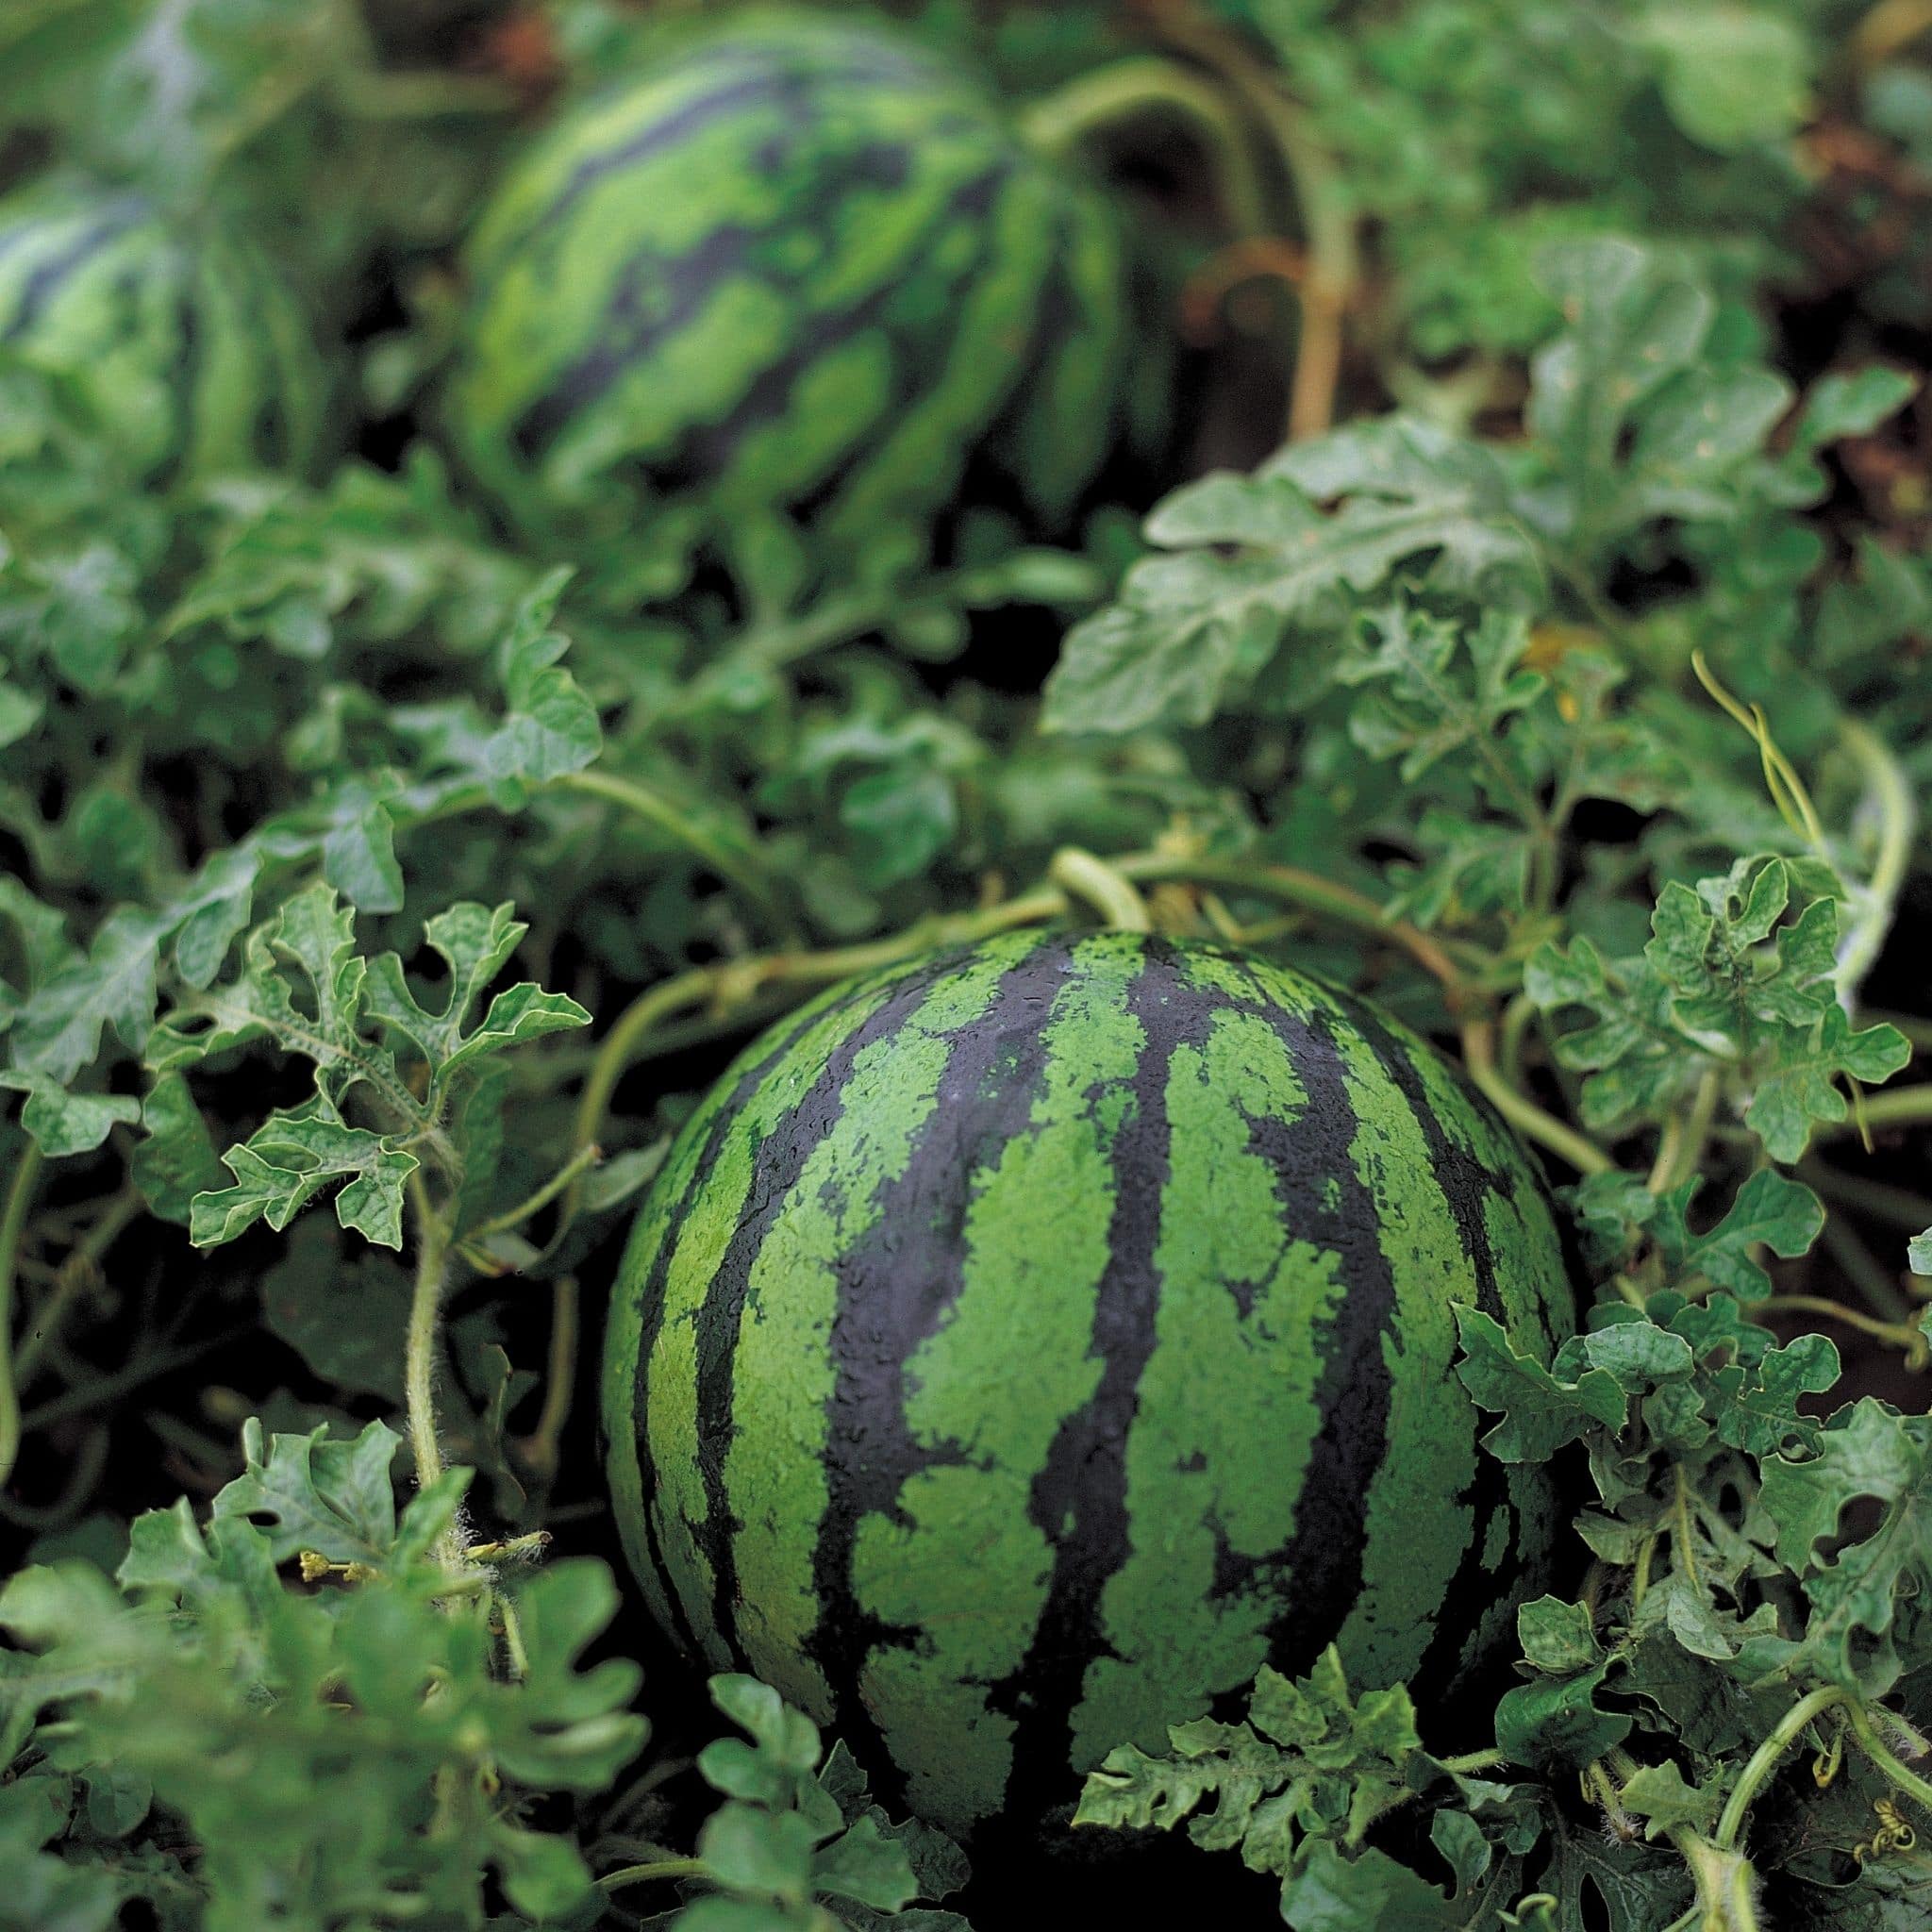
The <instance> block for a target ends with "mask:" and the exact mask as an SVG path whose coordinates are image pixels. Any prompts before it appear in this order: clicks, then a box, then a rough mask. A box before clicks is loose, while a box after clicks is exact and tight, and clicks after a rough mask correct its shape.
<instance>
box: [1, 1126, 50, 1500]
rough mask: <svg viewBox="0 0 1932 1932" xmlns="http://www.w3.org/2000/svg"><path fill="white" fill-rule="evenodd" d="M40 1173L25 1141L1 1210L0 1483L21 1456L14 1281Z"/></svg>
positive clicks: (35, 1151)
mask: <svg viewBox="0 0 1932 1932" xmlns="http://www.w3.org/2000/svg"><path fill="white" fill-rule="evenodd" d="M40 1177H41V1150H40V1148H39V1147H37V1146H36V1145H35V1144H34V1143H33V1141H27V1142H26V1144H25V1147H23V1149H22V1150H21V1155H20V1158H19V1160H18V1161H17V1162H16V1163H15V1166H14V1170H13V1179H12V1182H11V1183H10V1184H9V1186H8V1190H7V1205H6V1208H5V1209H4V1210H0V1487H4V1486H5V1485H6V1483H7V1482H8V1479H9V1478H10V1477H11V1476H12V1474H13V1465H14V1464H15V1462H17V1461H18V1460H19V1459H20V1436H21V1421H20V1390H19V1388H18V1386H17V1385H16V1383H15V1381H14V1377H13V1282H14V1276H15V1275H16V1274H18V1273H19V1268H20V1250H21V1243H22V1242H23V1241H25V1238H26V1217H27V1209H28V1208H30V1207H31V1206H32V1205H33V1198H34V1189H35V1187H36V1186H37V1185H38V1184H39V1182H40Z"/></svg>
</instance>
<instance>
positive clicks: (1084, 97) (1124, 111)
mask: <svg viewBox="0 0 1932 1932" xmlns="http://www.w3.org/2000/svg"><path fill="white" fill-rule="evenodd" d="M1156 114H1160V115H1166V116H1168V117H1170V118H1172V119H1175V120H1179V121H1181V122H1184V123H1185V124H1186V125H1188V126H1189V127H1191V129H1192V130H1193V131H1194V132H1195V133H1196V134H1197V135H1199V136H1200V137H1201V140H1202V142H1203V144H1204V145H1205V146H1206V147H1207V149H1208V153H1209V155H1210V157H1211V158H1212V160H1213V162H1214V168H1215V175H1216V179H1217V182H1218V185H1219V186H1220V189H1221V192H1222V197H1223V199H1224V202H1225V203H1226V207H1227V217H1228V222H1229V225H1230V226H1232V227H1233V229H1234V230H1235V232H1236V233H1237V234H1238V235H1242V236H1249V235H1261V234H1266V233H1267V232H1268V230H1269V228H1270V227H1271V225H1272V224H1271V222H1270V219H1269V213H1268V193H1267V190H1266V188H1265V187H1264V185H1263V183H1262V180H1261V175H1260V171H1259V170H1258V169H1257V167H1256V165H1255V155H1254V150H1253V148H1252V146H1251V145H1250V142H1249V137H1248V133H1247V130H1246V129H1245V128H1244V127H1242V125H1241V121H1240V119H1239V117H1238V116H1237V115H1236V114H1235V113H1234V111H1233V110H1232V109H1231V108H1230V107H1229V106H1228V102H1227V99H1226V97H1225V95H1224V94H1223V92H1221V90H1220V89H1219V88H1217V87H1215V86H1214V85H1213V83H1212V82H1211V81H1208V80H1207V79H1206V78H1204V77H1203V76H1202V75H1199V74H1196V73H1194V72H1193V71H1192V70H1191V69H1190V68H1186V67H1183V66H1181V65H1180V64H1179V63H1178V62H1177V61H1174V60H1167V59H1163V58H1161V57H1160V56H1158V55H1155V54H1149V55H1145V56H1142V57H1141V58H1138V59H1131V60H1119V61H1116V62H1115V63H1114V64H1113V65H1112V66H1110V67H1101V68H1096V69H1094V70H1093V71H1092V72H1091V73H1088V74H1083V75H1078V76H1077V77H1076V78H1074V79H1073V80H1071V81H1069V82H1068V83H1067V84H1066V86H1064V87H1062V88H1060V89H1059V90H1058V92H1054V93H1050V94H1047V95H1045V96H1044V97H1043V98H1041V100H1038V101H1036V102H1034V103H1033V105H1032V106H1031V107H1030V108H1027V110H1026V111H1025V113H1024V115H1023V116H1022V117H1021V128H1022V131H1023V132H1024V134H1025V136H1026V138H1027V140H1028V141H1030V142H1032V144H1033V145H1034V146H1035V147H1037V148H1039V149H1040V150H1041V152H1042V153H1044V154H1048V155H1056V156H1058V155H1064V154H1066V153H1067V152H1068V151H1069V150H1071V149H1073V148H1074V147H1077V146H1078V145H1079V144H1080V143H1081V142H1084V141H1086V140H1088V139H1089V138H1090V137H1091V136H1092V135H1094V134H1096V133H1100V132H1102V131H1104V130H1105V129H1108V128H1113V127H1119V126H1122V125H1124V124H1125V123H1127V122H1129V121H1134V120H1138V119H1141V118H1144V117H1146V116H1150V115H1156Z"/></svg>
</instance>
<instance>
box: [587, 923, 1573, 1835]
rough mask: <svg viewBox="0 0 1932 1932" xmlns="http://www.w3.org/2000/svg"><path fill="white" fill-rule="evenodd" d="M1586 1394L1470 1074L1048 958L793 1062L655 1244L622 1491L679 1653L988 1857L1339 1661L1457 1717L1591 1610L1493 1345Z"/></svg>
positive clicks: (1552, 1259)
mask: <svg viewBox="0 0 1932 1932" xmlns="http://www.w3.org/2000/svg"><path fill="white" fill-rule="evenodd" d="M1456 1304H1463V1305H1466V1306H1469V1307H1479V1308H1482V1309H1484V1310H1486V1311H1487V1312H1489V1313H1490V1314H1491V1315H1492V1316H1493V1317H1494V1318H1495V1319H1496V1320H1498V1321H1499V1322H1501V1323H1502V1324H1504V1326H1505V1327H1506V1329H1507V1332H1508V1333H1509V1334H1510V1335H1511V1336H1512V1337H1513V1338H1514V1339H1515V1341H1516V1342H1517V1344H1518V1346H1519V1347H1524V1348H1527V1349H1530V1350H1532V1351H1533V1352H1534V1353H1536V1354H1537V1355H1538V1356H1540V1357H1543V1358H1545V1359H1547V1357H1548V1353H1549V1351H1550V1350H1551V1349H1552V1348H1553V1347H1554V1345H1555V1344H1556V1343H1557V1341H1558V1340H1559V1339H1560V1338H1561V1337H1562V1336H1564V1335H1566V1334H1567V1333H1568V1332H1569V1330H1570V1326H1571V1321H1572V1301H1571V1291H1570V1288H1569V1284H1568V1282H1567V1279H1566V1275H1565V1267H1564V1261H1563V1257H1562V1253H1561V1250H1560V1247H1559V1244H1558V1241H1557V1232H1556V1227H1555V1223H1554V1221H1553V1218H1552V1214H1551V1209H1550V1207H1549V1203H1548V1200H1547V1198H1546V1196H1545V1194H1544V1191H1543V1189H1542V1186H1541V1182H1540V1181H1539V1179H1538V1177H1537V1175H1536V1174H1535V1173H1534V1172H1533V1170H1532V1169H1531V1167H1530V1165H1529V1164H1528V1162H1527V1160H1526V1159H1525V1158H1524V1155H1523V1153H1522V1151H1521V1150H1520V1148H1519V1147H1518V1145H1517V1143H1516V1142H1515V1141H1513V1140H1512V1139H1511V1137H1510V1136H1509V1134H1508V1132H1507V1129H1506V1128H1505V1127H1504V1126H1503V1125H1502V1124H1501V1123H1500V1122H1499V1121H1498V1120H1497V1119H1496V1117H1495V1116H1494V1115H1493V1114H1492V1113H1491V1111H1490V1109H1489V1108H1488V1107H1487V1105H1486V1104H1485V1103H1483V1102H1482V1101H1480V1100H1479V1099H1478V1098H1477V1097H1475V1096H1474V1094H1473V1093H1471V1092H1470V1091H1468V1090H1467V1089H1466V1088H1465V1087H1464V1086H1462V1084H1461V1083H1460V1081H1459V1080H1458V1078H1457V1076H1456V1075H1455V1074H1452V1073H1451V1071H1450V1070H1449V1069H1448V1067H1447V1066H1446V1065H1445V1064H1444V1063H1443V1061H1442V1060H1441V1058H1439V1057H1438V1056H1437V1055H1436V1054H1435V1053H1434V1051H1433V1050H1432V1049H1431V1048H1430V1047H1428V1046H1427V1045H1426V1044H1425V1043H1424V1042H1423V1041H1420V1040H1418V1039H1417V1038H1415V1037H1414V1036H1413V1035H1412V1034H1410V1033H1408V1032H1407V1031H1405V1030H1404V1029H1403V1028H1402V1027H1401V1026H1399V1025H1397V1024H1394V1023H1393V1022H1392V1021H1391V1020H1389V1019H1387V1018H1385V1017H1383V1016H1381V1015H1380V1014H1378V1013H1377V1012H1376V1011H1375V1010H1374V1008H1371V1007H1369V1006H1367V1005H1364V1004H1362V1003H1360V1002H1358V1001H1357V1000H1355V999H1353V998H1350V997H1347V996H1345V995H1343V994H1341V993H1338V992H1334V991H1328V990H1327V989H1326V988H1324V986H1322V985H1321V984H1319V983H1317V982H1316V981H1314V980H1311V979H1308V978H1306V977H1304V976H1303V975H1301V974H1297V973H1293V972H1290V971H1286V970H1283V969H1282V968H1279V967H1276V966H1273V965H1269V964H1266V963H1264V962H1262V961H1260V960H1257V959H1256V958H1250V957H1246V956H1244V955H1242V954H1241V953H1239V952H1234V951H1230V950H1227V949H1224V948H1221V947H1217V946H1211V945H1206V944H1195V943H1183V942H1176V941H1168V940H1163V939H1158V938H1147V937H1143V936H1140V935H1135V934H1127V933H1107V934H1100V935H1090V936H1085V937H1068V936H1064V935H1052V934H1041V933H1018V934H1010V935H1007V936H1005V937H1002V938H999V939H996V940H993V941H989V942H987V943H985V944H982V945H979V946H977V947H974V948H971V949H968V950H965V951H958V952H953V953H948V954H944V955H941V956H938V957H930V958H925V959H924V960H923V961H921V962H917V963H913V964H908V965H903V966H899V967H896V968H894V969H892V970H891V971H888V972H884V973H881V974H878V975H877V976H875V977H871V978H867V979H863V980H860V981H858V982H856V983H854V984H852V985H850V986H847V987H844V988H842V989H840V990H838V991H834V992H832V993H830V994H828V995H826V996H825V997H824V998H823V999H821V1000H820V1001H819V1002H818V1003H817V1004H816V1005H814V1006H812V1007H810V1008H807V1009H805V1010H804V1011H802V1012H801V1013H799V1014H798V1015H797V1016H796V1017H794V1018H793V1019H791V1020H790V1021H788V1022H786V1023H784V1024H781V1025H779V1026H777V1027H775V1028H774V1029H773V1030H772V1031H771V1032H770V1033H768V1034H767V1035H766V1036H765V1037H764V1038H763V1039H761V1040H760V1041H758V1042H757V1043H756V1044H755V1045H754V1046H753V1047H751V1048H750V1050H749V1051H748V1052H746V1053H745V1055H744V1056H743V1057H742V1058H741V1059H740V1060H739V1061H738V1063H737V1064H736V1065H735V1066H734V1067H733V1068H732V1069H731V1070H730V1071H729V1072H728V1073H727V1074H725V1076H724V1080H723V1081H722V1083H721V1084H720V1085H719V1086H718V1087H717V1088H716V1089H715V1091H712V1092H711V1094H710V1095H709V1097H708V1099H707V1100H706V1101H705V1102H704V1103H703V1105H702V1106H701V1107H700V1108H698V1110H697V1111H696V1112H695V1113H694V1114H693V1115H692V1116H691V1120H690V1121H689V1123H688V1124H686V1126H685V1127H684V1128H683V1130H682V1132H681V1133H680V1134H679V1136H678V1138H677V1140H676V1141H675V1144H674V1146H673V1148H672V1150H671V1153H670V1155H669V1157H668V1158H667V1160H666V1163H665V1165H664V1167H663V1169H662V1170H661V1172H660V1174H659V1175H658V1179H657V1181H656V1182H655V1184H654V1187H653V1191H652V1192H651V1194H650V1195H649V1196H648V1197H647V1199H646V1202H645V1204H644V1206H643V1207H642V1208H641V1211H640V1215H639V1219H638V1223H637V1226H636V1230H635V1232H634V1234H633V1237H632V1240H631V1242H630V1245H629V1248H628V1250H627V1252H626V1255H625V1261H624V1264H623V1269H622V1273H621V1275H620V1278H619V1283H618V1288H617V1291H616V1297H615V1300H614V1302H613V1306H612V1316H611V1322H610V1327H609V1332H608V1348H607V1354H606V1374H605V1403H604V1406H605V1422H606V1427H607V1433H608V1444H609V1458H610V1459H609V1478H610V1483H611V1487H612V1492H613V1496H614V1499H615V1507H616V1513H617V1519H618V1522H619V1524H620V1525H621V1526H622V1529H623V1532H624V1536H625V1541H626V1544H627V1548H628V1554H629V1557H630V1558H631V1561H632V1563H633V1565H634V1567H635V1569H636V1571H637V1574H638V1575H639V1578H640V1579H641V1587H642V1591H643V1595H644V1598H645V1600H646V1602H647V1604H648V1606H649V1607H650V1609H651V1611H652V1613H653V1615H654V1616H655V1618H656V1620H657V1621H658V1623H659V1624H661V1625H662V1626H663V1627H664V1629H665V1630H666V1631H667V1632H668V1633H670V1635H671V1636H672V1637H673V1639H674V1640H675V1641H677V1642H678V1643H680V1644H681V1645H683V1646H684V1647H686V1648H687V1649H688V1650H689V1651H691V1653H693V1654H696V1655H699V1656H701V1657H704V1658H705V1659H707V1660H708V1662H709V1663H710V1664H711V1665H712V1666H714V1667H717V1668H726V1667H730V1668H736V1669H741V1670H749V1671H753V1672H756V1673H757V1674H758V1675H760V1676H762V1677H764V1678H766V1679H767V1680H768V1681H769V1682H771V1683H772V1684H774V1685H775V1686H776V1687H777V1688H778V1689H779V1690H780V1691H782V1692H783V1693H784V1694H785V1695H786V1696H787V1697H788V1698H791V1700H792V1701H793V1702H794V1703H796V1704H798V1705H799V1706H801V1707H803V1708H805V1709H806V1710H808V1711H809V1712H810V1713H811V1715H812V1716H813V1717H814V1718H815V1719H817V1720H818V1721H819V1722H820V1723H822V1724H828V1725H830V1726H832V1727H834V1728H835V1729H836V1730H837V1732H838V1734H839V1735H840V1736H841V1738H843V1739H844V1740H845V1741H846V1743H847V1745H848V1746H849V1747H850V1748H851V1749H852V1750H853V1751H854V1752H855V1753H856V1754H857V1755H858V1757H859V1758H860V1760H861V1761H862V1762H864V1763H865V1764H866V1765H867V1766H868V1767H869V1768H870V1769H871V1770H872V1771H873V1773H874V1775H875V1776H877V1777H879V1778H880V1779H881V1780H882V1784H883V1788H884V1789H885V1790H888V1791H889V1792H891V1795H892V1796H893V1798H894V1799H895V1800H897V1801H900V1802H904V1803H906V1804H908V1805H909V1807H911V1808H912V1809H913V1810H915V1811H916V1812H918V1813H919V1814H920V1815H921V1816H923V1817H924V1818H925V1819H927V1820H928V1821H929V1822H931V1823H934V1824H940V1825H942V1826H944V1827H946V1828H948V1829H950V1830H952V1831H954V1832H958V1833H971V1832H972V1831H974V1829H976V1828H977V1827H979V1826H981V1825H982V1824H983V1823H985V1822H986V1821H989V1820H991V1819H994V1818H996V1817H998V1816H1000V1815H1002V1814H1004V1815H1005V1816H1006V1817H1007V1818H1008V1820H1039V1819H1041V1818H1044V1817H1046V1816H1047V1815H1049V1814H1050V1813H1051V1812H1052V1810H1053V1808H1054V1807H1058V1806H1059V1805H1062V1804H1064V1803H1065V1802H1067V1801H1069V1800H1071V1799H1073V1798H1074V1796H1075V1795H1076V1794H1077V1786H1078V1780H1077V1775H1076V1774H1078V1773H1080V1772H1081V1771H1083V1770H1085V1769H1088V1768H1090V1767H1091V1766H1092V1765H1094V1764H1096V1763H1097V1762H1098V1761H1099V1760H1100V1759H1101V1757H1103V1756H1104V1755H1105V1754H1106V1753H1107V1751H1108V1749H1109V1748H1110V1747H1111V1746H1113V1745H1115V1744H1120V1743H1124V1742H1128V1741H1131V1742H1134V1743H1138V1744H1140V1745H1141V1746H1142V1747H1145V1748H1149V1749H1159V1748H1164V1745H1163V1740H1164V1735H1165V1727H1166V1726H1167V1725H1168V1724H1176V1723H1182V1722H1186V1721H1189V1720H1191V1719H1195V1718H1199V1717H1201V1716H1203V1715H1205V1714H1208V1713H1209V1712H1217V1713H1218V1712H1222V1711H1224V1710H1227V1709H1229V1708H1231V1707H1232V1706H1231V1705H1230V1703H1229V1700H1230V1699H1231V1698H1238V1693H1239V1692H1240V1691H1241V1690H1242V1689H1243V1688H1244V1687H1245V1686H1246V1685H1247V1684H1248V1683H1249V1682H1250V1680H1251V1679H1252V1678H1253V1677H1254V1675H1255V1674H1256V1672H1257V1668H1258V1667H1259V1666H1260V1665H1262V1664H1263V1663H1268V1664H1272V1665H1274V1667H1275V1668H1276V1669H1278V1670H1283V1671H1287V1672H1291V1673H1300V1672H1303V1671H1306V1670H1307V1668H1309V1666H1310V1665H1311V1664H1312V1663H1313V1661H1314V1660H1315V1659H1316V1658H1317V1657H1319V1655H1320V1654H1321V1652H1322V1651H1323V1649H1324V1646H1325V1645H1327V1644H1329V1643H1330V1642H1334V1643H1336V1644H1338V1645H1339V1646H1340V1648H1341V1656H1342V1658H1343V1661H1344V1663H1345V1665H1346V1667H1347V1669H1348V1671H1349V1673H1350V1674H1351V1677H1352V1678H1353V1680H1354V1681H1356V1682H1357V1683H1358V1684H1368V1685H1388V1684H1391V1683H1393V1682H1395V1681H1397V1680H1405V1679H1406V1680H1412V1681H1413V1682H1414V1683H1416V1684H1417V1685H1418V1686H1419V1687H1422V1688H1424V1690H1425V1691H1435V1692H1441V1691H1444V1690H1445V1689H1446V1688H1447V1687H1450V1686H1452V1685H1454V1684H1455V1683H1456V1682H1457V1680H1458V1678H1460V1677H1463V1676H1464V1675H1465V1674H1467V1673H1468V1672H1469V1671H1471V1670H1472V1669H1473V1668H1474V1666H1475V1665H1476V1663H1477V1662H1478V1661H1479V1660H1480V1659H1481V1658H1482V1657H1484V1656H1485V1654H1486V1653H1488V1652H1490V1651H1491V1647H1492V1646H1493V1645H1494V1644H1495V1643H1496V1642H1497V1641H1500V1640H1504V1639H1506V1638H1507V1637H1508V1636H1509V1635H1510V1633H1511V1632H1512V1631H1513V1627H1514V1625H1513V1618H1514V1612H1515V1609H1516V1607H1517V1605H1518V1604H1519V1603H1521V1602H1522V1601H1524V1598H1525V1597H1526V1596H1528V1595H1533V1594H1535V1593H1537V1592H1538V1591H1540V1590H1541V1588H1543V1587H1544V1585H1545V1583H1546V1581H1547V1575H1546V1573H1547V1567H1548V1558H1549V1556H1550V1552H1551V1549H1552V1542H1553V1538H1554V1536H1555V1533H1556V1525H1557V1521H1558V1515H1557V1508H1556V1501H1557V1499H1556V1498H1555V1497H1554V1496H1553V1493H1552V1491H1551V1488H1550V1482H1549V1476H1548V1473H1547V1472H1546V1471H1545V1470H1543V1469H1541V1468H1507V1467H1506V1466H1505V1465H1504V1464H1503V1463H1501V1462H1499V1461H1497V1460H1496V1459H1495V1458H1493V1457H1489V1456H1487V1455H1485V1454H1482V1453H1480V1452H1479V1450H1478V1447H1477V1435H1478V1431H1479V1427H1480V1426H1481V1424H1480V1421H1479V1418H1478V1415H1477V1412H1476V1411H1475V1409H1474V1406H1473V1405H1472V1404H1471V1402H1470V1401H1469V1399H1468V1397H1467V1396H1466V1395H1465V1393H1464V1392H1463V1391H1462V1389H1461V1387H1460V1386H1459V1384H1458V1383H1457V1379H1456V1376H1455V1374H1454V1373H1453V1363H1454V1361H1455V1359H1456V1357H1457V1336H1456V1324H1455V1320H1454V1315H1453V1307H1454V1305H1456Z"/></svg>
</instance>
